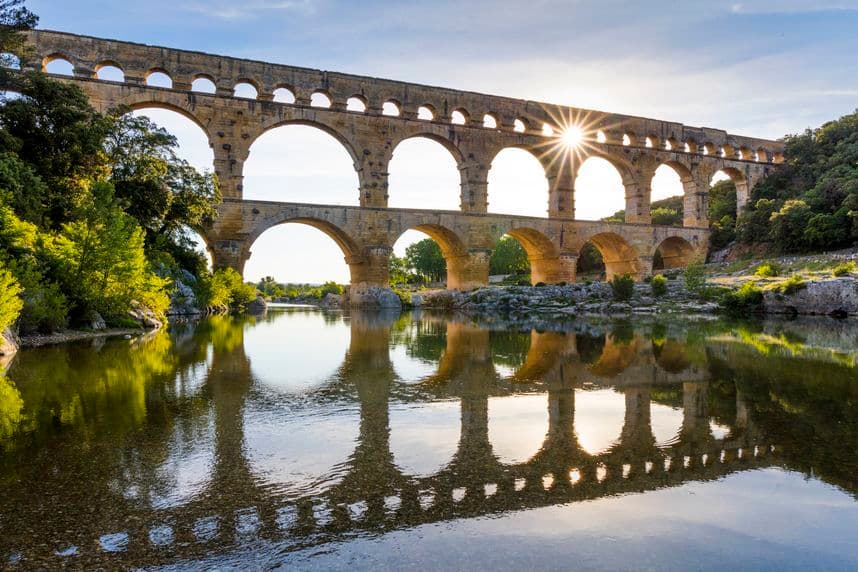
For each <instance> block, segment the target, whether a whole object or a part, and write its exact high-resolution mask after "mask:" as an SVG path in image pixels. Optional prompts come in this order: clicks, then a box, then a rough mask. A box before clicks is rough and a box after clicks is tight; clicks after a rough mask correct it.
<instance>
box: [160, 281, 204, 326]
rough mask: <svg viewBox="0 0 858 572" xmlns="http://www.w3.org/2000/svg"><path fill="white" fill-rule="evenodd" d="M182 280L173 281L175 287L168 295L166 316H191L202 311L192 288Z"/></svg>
mask: <svg viewBox="0 0 858 572" xmlns="http://www.w3.org/2000/svg"><path fill="white" fill-rule="evenodd" d="M189 276H191V279H193V276H192V275H190V274H189ZM185 279H187V278H186V277H184V271H183V280H185ZM183 280H176V281H175V285H176V289H175V290H173V294H172V295H171V296H170V308H169V309H168V310H167V315H168V316H192V315H195V314H200V313H202V312H201V311H200V308H199V305H198V304H197V295H196V294H195V293H194V290H193V288H191V287H190V286H188V285H187V284H186V283H185V282H184V281H183Z"/></svg>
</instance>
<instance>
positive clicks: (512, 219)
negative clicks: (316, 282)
mask: <svg viewBox="0 0 858 572" xmlns="http://www.w3.org/2000/svg"><path fill="white" fill-rule="evenodd" d="M29 38H30V40H31V43H32V45H33V48H34V49H33V54H32V56H31V59H30V60H27V61H24V62H22V66H23V68H24V69H37V70H45V71H46V70H47V66H48V64H50V63H51V62H52V61H54V60H57V59H63V60H66V61H68V62H69V63H70V64H71V65H72V67H73V70H74V71H73V75H72V76H68V77H67V78H66V79H67V80H68V81H72V82H74V83H75V84H77V85H79V86H80V87H81V88H82V89H83V90H84V91H85V93H86V94H87V95H88V96H89V98H90V100H91V101H92V104H93V105H94V106H95V107H96V108H97V109H99V110H102V111H106V110H108V109H111V108H114V107H117V106H129V107H131V108H146V107H160V108H166V109H170V110H173V111H176V112H179V113H181V114H183V115H185V116H186V117H188V118H190V119H192V120H193V121H194V122H196V123H197V124H198V125H199V126H200V127H201V128H202V130H203V131H204V132H205V134H206V136H207V137H208V140H209V142H210V145H211V147H212V149H213V151H214V158H215V159H214V167H215V171H216V173H217V175H218V177H219V180H220V182H221V188H222V192H223V195H224V198H225V200H224V202H223V204H222V205H220V207H219V217H218V219H217V221H216V223H215V224H214V225H213V226H212V227H211V228H210V229H205V230H204V231H203V234H204V238H205V239H206V240H207V242H208V245H209V249H210V250H211V252H212V255H213V259H214V262H215V265H217V266H230V267H233V268H236V269H238V270H241V269H242V268H243V266H244V264H245V262H246V261H247V259H248V258H249V256H250V251H251V247H252V244H253V241H254V240H255V239H256V238H257V237H258V236H259V235H260V234H262V232H264V231H265V230H267V229H268V228H271V227H272V226H275V225H278V224H282V223H286V222H298V223H305V224H309V225H312V226H315V227H317V228H319V229H320V230H322V231H323V232H325V233H326V234H328V235H329V236H331V237H332V238H333V239H334V240H335V241H336V242H337V244H338V245H339V246H340V248H341V249H342V251H343V254H344V256H345V258H346V261H347V263H348V264H349V267H350V269H351V282H352V285H353V286H386V285H387V283H388V257H389V254H390V252H391V251H392V247H393V244H394V243H395V242H396V240H397V239H398V238H399V236H401V234H402V233H403V232H405V231H406V230H409V229H416V230H420V231H423V232H425V233H427V234H428V235H429V236H431V237H432V238H433V239H435V240H436V241H437V242H438V243H439V245H440V246H441V249H442V251H443V253H444V256H445V258H446V259H447V267H448V287H450V288H454V289H468V288H472V287H475V286H480V285H484V284H486V283H487V280H488V261H489V256H490V253H491V251H492V249H493V248H494V245H495V244H496V242H497V239H498V238H499V237H500V236H502V235H504V234H508V235H511V236H512V237H514V238H516V239H517V240H518V241H519V242H520V243H521V244H522V245H523V246H524V248H525V249H526V251H527V253H528V257H529V259H530V262H531V267H532V270H533V272H532V275H533V281H534V282H546V283H552V282H553V283H557V282H571V281H574V280H575V267H576V262H577V258H578V254H579V252H580V250H581V248H582V246H583V245H584V244H585V243H586V242H588V241H589V242H591V243H592V244H594V245H595V246H596V248H598V249H599V250H600V251H601V252H602V255H603V258H604V259H605V262H606V267H607V274H608V277H610V276H612V275H613V274H616V273H626V272H628V273H631V274H633V275H635V276H636V277H638V278H640V277H643V276H645V275H648V274H650V273H651V272H652V270H653V268H652V264H653V257H654V256H655V254H656V252H657V251H658V252H660V254H661V258H662V259H663V261H664V265H665V267H667V268H669V267H676V266H683V265H685V264H687V262H688V261H690V260H691V259H692V258H694V257H697V256H701V255H704V254H705V252H706V249H707V247H708V238H709V231H708V223H709V221H708V209H709V207H708V190H709V185H710V182H711V179H712V176H713V175H714V174H715V173H716V172H718V171H721V172H724V173H726V174H727V175H728V176H729V177H730V178H731V179H732V180H733V181H734V182H735V183H736V187H737V193H738V201H737V202H738V205H739V209H741V208H743V207H744V205H745V204H746V203H747V201H748V198H749V196H750V189H751V188H752V187H753V185H754V184H755V183H756V182H757V181H758V180H759V179H760V178H762V177H763V176H764V175H765V174H766V173H767V172H768V171H769V170H771V169H772V166H773V165H774V164H776V163H779V162H781V161H782V160H783V156H782V152H783V145H782V143H779V142H776V141H769V140H764V139H758V138H751V137H742V136H737V135H731V134H729V133H726V132H725V131H722V130H718V129H711V128H697V127H689V126H685V125H683V124H681V123H674V122H667V121H660V120H655V119H647V118H641V117H633V116H626V115H618V114H611V113H603V112H596V111H591V110H584V109H577V108H571V107H565V106H559V105H552V104H545V103H538V102H533V101H525V100H519V99H511V98H506V97H497V96H489V95H483V94H478V93H473V92H465V91H459V90H453V89H445V88H438V87H430V86H424V85H417V84H409V83H404V82H398V81H392V80H384V79H377V78H370V77H362V76H355V75H349V74H342V73H334V72H327V71H320V70H313V69H307V68H299V67H293V66H285V65H277V64H269V63H263V62H258V61H251V60H242V59H236V58H229V57H223V56H215V55H209V54H205V53H199V52H191V51H183V50H174V49H169V48H162V47H154V46H147V45H141V44H133V43H128V42H120V41H115V40H104V39H98V38H92V37H85V36H78V35H73V34H67V33H61V32H52V31H43V30H39V31H34V32H30V34H29ZM105 66H112V67H117V68H119V69H120V70H122V72H123V74H124V81H122V82H118V81H105V80H101V79H99V78H98V75H97V74H98V71H99V69H101V68H103V67H105ZM156 73H157V74H159V75H160V76H161V77H164V76H168V78H169V85H170V87H155V86H152V85H149V79H150V78H151V77H152V76H153V74H156ZM200 81H206V82H209V84H210V85H211V86H212V90H211V93H205V92H201V91H199V88H198V85H199V82H200ZM242 84H244V85H245V87H248V88H249V89H250V90H251V91H252V92H255V93H256V98H255V99H250V98H247V97H238V96H236V86H238V85H242ZM288 124H301V125H311V126H314V127H317V128H319V129H322V130H323V131H325V132H327V133H329V134H330V135H332V136H333V137H334V138H336V139H337V140H338V141H339V142H340V143H341V144H342V145H343V146H344V147H345V149H346V150H347V151H348V152H349V154H350V156H351V158H352V160H353V162H354V168H355V171H356V173H357V179H358V182H359V188H358V189H356V192H357V194H358V200H357V201H356V202H357V206H354V207H343V206H326V205H310V204H296V203H279V202H266V201H249V200H244V199H243V196H242V191H243V189H242V179H243V165H244V162H245V161H246V160H247V158H248V156H249V153H250V148H251V145H252V144H253V142H254V141H256V140H257V139H258V138H259V137H260V136H261V135H262V134H264V133H265V132H266V131H268V130H270V129H273V128H275V127H279V126H282V125H288ZM571 130H576V131H577V130H580V132H581V136H582V138H583V140H582V141H581V143H580V144H578V145H576V146H574V147H573V148H570V146H568V145H566V144H564V140H565V137H564V134H565V133H568V132H570V131H571ZM414 137H425V138H429V139H432V140H434V141H437V142H438V143H440V144H442V145H443V146H444V147H445V148H446V149H447V150H448V151H449V152H450V153H451V155H452V156H453V157H454V159H455V160H456V162H457V165H458V168H459V171H460V174H461V204H460V210H458V211H429V210H410V209H393V208H388V206H387V205H388V164H389V162H390V160H391V158H392V156H393V152H394V150H395V149H396V147H397V145H398V144H399V143H401V142H402V141H404V140H407V139H410V138H414ZM507 148H520V149H524V150H527V151H529V152H530V153H532V154H533V155H534V156H535V157H536V158H537V159H538V160H539V161H540V163H541V164H542V166H543V167H544V170H545V174H546V178H547V180H548V184H549V190H548V200H547V205H546V206H547V214H548V217H547V218H538V217H524V216H512V215H501V214H491V213H490V211H489V201H488V172H489V169H490V167H491V164H492V161H493V159H494V158H495V157H496V156H497V155H498V153H500V152H501V151H503V150H504V149H507ZM590 157H600V158H603V159H605V160H607V161H609V162H610V163H611V164H612V165H613V166H614V167H615V168H616V169H617V171H618V172H619V173H620V175H621V178H622V181H623V186H624V187H625V194H626V208H625V213H626V215H625V216H626V218H625V224H609V223H604V222H591V221H579V220H575V188H574V187H575V179H576V176H577V173H578V169H579V167H580V166H581V164H582V163H583V162H584V161H585V160H586V159H587V158H590ZM661 165H667V166H669V167H671V168H672V169H674V170H675V171H676V172H677V174H678V175H679V177H680V179H681V181H682V184H683V188H684V227H683V228H676V227H663V226H655V225H652V224H651V220H652V219H651V215H650V202H651V200H650V199H651V188H650V187H651V181H652V177H653V175H654V173H655V171H656V169H657V168H658V167H659V166H661Z"/></svg>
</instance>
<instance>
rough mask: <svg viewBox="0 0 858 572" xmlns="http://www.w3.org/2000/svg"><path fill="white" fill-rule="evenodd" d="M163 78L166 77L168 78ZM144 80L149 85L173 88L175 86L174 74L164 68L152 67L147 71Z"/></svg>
mask: <svg viewBox="0 0 858 572" xmlns="http://www.w3.org/2000/svg"><path fill="white" fill-rule="evenodd" d="M162 78H166V80H164V79H162ZM144 81H145V82H146V85H147V86H149V87H163V88H166V89H172V87H173V76H171V75H170V72H168V71H167V70H165V69H164V68H152V69H150V70H149V71H147V72H146V75H145V77H144Z"/></svg>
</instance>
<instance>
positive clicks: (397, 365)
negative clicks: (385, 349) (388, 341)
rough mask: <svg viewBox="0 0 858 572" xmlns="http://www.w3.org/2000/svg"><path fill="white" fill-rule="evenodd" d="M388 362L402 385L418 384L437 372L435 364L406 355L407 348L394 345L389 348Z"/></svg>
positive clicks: (436, 364)
mask: <svg viewBox="0 0 858 572" xmlns="http://www.w3.org/2000/svg"><path fill="white" fill-rule="evenodd" d="M389 355H390V362H391V363H392V364H393V369H394V370H395V371H396V375H397V376H398V377H399V380H400V381H401V382H402V383H419V382H420V381H422V380H424V379H426V378H427V377H429V376H431V375H432V374H433V373H435V372H436V371H437V370H438V363H437V362H429V361H427V360H424V359H420V358H416V357H413V356H410V355H408V346H406V345H402V344H400V345H396V346H391V348H390V354H389Z"/></svg>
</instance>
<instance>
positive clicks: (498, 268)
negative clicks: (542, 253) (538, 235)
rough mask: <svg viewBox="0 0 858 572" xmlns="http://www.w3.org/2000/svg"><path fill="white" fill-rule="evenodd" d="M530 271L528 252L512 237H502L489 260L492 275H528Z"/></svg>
mask: <svg viewBox="0 0 858 572" xmlns="http://www.w3.org/2000/svg"><path fill="white" fill-rule="evenodd" d="M528 270H530V262H529V261H528V260H527V252H525V250H524V247H522V246H521V243H520V242H518V241H517V240H516V239H514V238H513V237H511V236H502V237H501V239H500V240H499V241H498V243H497V245H496V246H495V250H494V252H492V257H491V258H490V259H489V272H490V273H491V274H526V273H527V272H528Z"/></svg>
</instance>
